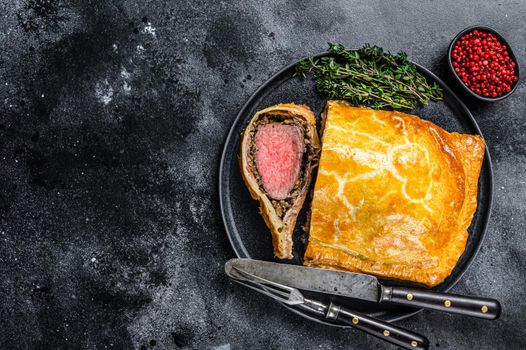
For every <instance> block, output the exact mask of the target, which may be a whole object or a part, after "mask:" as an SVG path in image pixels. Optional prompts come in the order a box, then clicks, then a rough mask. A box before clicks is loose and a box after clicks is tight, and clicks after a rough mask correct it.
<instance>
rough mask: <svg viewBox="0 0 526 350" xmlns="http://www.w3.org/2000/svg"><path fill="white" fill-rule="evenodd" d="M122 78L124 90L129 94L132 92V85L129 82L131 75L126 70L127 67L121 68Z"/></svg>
mask: <svg viewBox="0 0 526 350" xmlns="http://www.w3.org/2000/svg"><path fill="white" fill-rule="evenodd" d="M121 78H122V79H123V82H122V89H123V90H124V92H125V93H126V94H128V93H129V92H130V91H131V85H130V82H129V79H130V78H131V73H130V72H128V71H127V70H126V67H124V66H122V67H121Z"/></svg>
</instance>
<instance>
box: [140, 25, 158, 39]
mask: <svg viewBox="0 0 526 350" xmlns="http://www.w3.org/2000/svg"><path fill="white" fill-rule="evenodd" d="M155 30H156V29H155V28H154V27H153V26H152V24H151V23H150V22H148V23H146V25H145V26H144V28H143V29H142V33H143V34H150V35H151V36H153V37H154V38H157V35H156V34H155Z"/></svg>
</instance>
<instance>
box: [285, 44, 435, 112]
mask: <svg viewBox="0 0 526 350" xmlns="http://www.w3.org/2000/svg"><path fill="white" fill-rule="evenodd" d="M329 52H330V53H331V54H330V55H327V56H323V57H321V58H314V57H310V58H307V59H305V60H302V61H300V62H299V63H298V64H297V66H296V70H295V73H294V75H295V76H300V77H303V78H306V77H307V75H308V74H314V76H315V80H316V89H317V91H318V92H319V93H320V94H322V95H324V96H327V97H329V98H330V99H344V100H349V101H350V102H351V103H352V104H355V105H367V106H370V107H372V108H375V109H380V108H385V107H391V108H393V109H400V108H407V109H412V108H414V107H415V106H416V105H417V104H418V103H420V104H424V105H425V104H428V103H429V101H437V100H442V98H443V92H442V89H441V88H440V86H438V84H436V83H433V84H431V85H430V84H429V83H428V82H427V81H426V79H425V77H424V76H423V75H422V74H420V73H419V72H418V71H417V68H416V66H415V65H414V64H413V63H411V62H410V61H409V60H408V59H407V54H405V53H404V52H400V53H399V54H397V55H393V54H391V53H390V52H389V51H384V49H382V48H381V47H378V46H375V45H369V44H365V45H364V46H363V47H362V48H361V49H359V50H345V48H344V47H343V45H341V44H334V43H329Z"/></svg>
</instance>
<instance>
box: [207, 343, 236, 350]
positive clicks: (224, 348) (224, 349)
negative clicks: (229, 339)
mask: <svg viewBox="0 0 526 350" xmlns="http://www.w3.org/2000/svg"><path fill="white" fill-rule="evenodd" d="M230 349H231V348H230V344H224V345H218V346H212V347H211V348H210V350H230Z"/></svg>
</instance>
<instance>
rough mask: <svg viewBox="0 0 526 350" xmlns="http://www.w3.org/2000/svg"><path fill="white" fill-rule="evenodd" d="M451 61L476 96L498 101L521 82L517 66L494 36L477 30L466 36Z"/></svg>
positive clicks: (456, 48)
mask: <svg viewBox="0 0 526 350" xmlns="http://www.w3.org/2000/svg"><path fill="white" fill-rule="evenodd" d="M451 60H452V64H453V68H454V69H455V72H456V73H457V75H458V76H459V77H460V79H462V81H463V82H464V84H465V85H466V86H467V87H468V88H470V89H471V91H473V92H474V93H476V94H477V95H481V96H485V97H499V96H501V95H504V94H506V93H508V92H510V91H511V89H512V87H513V84H515V82H516V81H517V80H518V77H517V76H516V75H515V65H516V63H515V62H513V60H512V59H511V58H510V57H509V53H508V51H507V47H506V45H504V44H502V43H501V42H500V41H499V40H498V38H497V37H496V36H495V34H493V33H487V32H483V31H480V30H477V29H475V30H473V31H472V32H469V33H467V34H465V35H463V36H462V37H461V38H460V39H458V40H457V42H456V43H455V45H454V46H453V50H452V52H451Z"/></svg>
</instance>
